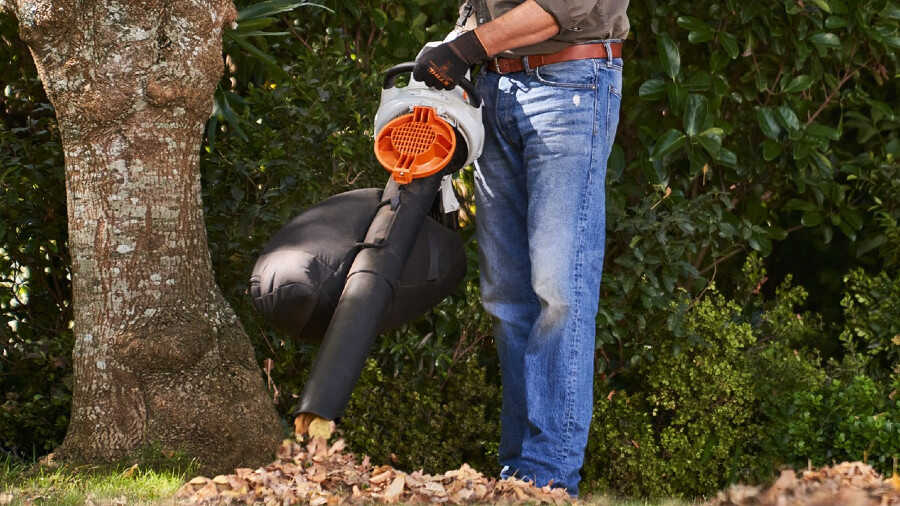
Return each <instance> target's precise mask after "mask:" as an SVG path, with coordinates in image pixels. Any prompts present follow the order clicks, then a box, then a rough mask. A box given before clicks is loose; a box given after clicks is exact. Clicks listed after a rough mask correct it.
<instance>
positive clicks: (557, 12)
mask: <svg viewBox="0 0 900 506" xmlns="http://www.w3.org/2000/svg"><path fill="white" fill-rule="evenodd" d="M535 1H536V2H537V4H538V5H540V6H541V8H543V9H544V10H545V11H547V12H548V13H549V14H550V15H551V16H553V17H554V18H555V19H556V23H557V24H558V25H559V29H560V31H562V30H567V29H570V28H575V27H577V26H578V23H580V22H581V21H582V20H584V18H586V17H587V16H588V14H590V13H591V11H593V10H594V7H595V6H596V5H597V1H598V0H535Z"/></svg>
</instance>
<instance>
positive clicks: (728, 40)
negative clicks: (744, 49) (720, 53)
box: [719, 32, 739, 60]
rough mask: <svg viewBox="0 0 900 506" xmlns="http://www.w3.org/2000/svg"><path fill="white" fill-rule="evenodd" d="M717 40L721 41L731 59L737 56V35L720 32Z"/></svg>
mask: <svg viewBox="0 0 900 506" xmlns="http://www.w3.org/2000/svg"><path fill="white" fill-rule="evenodd" d="M719 42H721V43H722V47H723V48H724V49H725V52H726V53H728V57H729V58H731V59H732V60H733V59H735V58H737V57H738V52H739V49H738V43H737V37H735V36H734V35H732V34H730V33H725V32H722V34H721V35H720V37H719Z"/></svg>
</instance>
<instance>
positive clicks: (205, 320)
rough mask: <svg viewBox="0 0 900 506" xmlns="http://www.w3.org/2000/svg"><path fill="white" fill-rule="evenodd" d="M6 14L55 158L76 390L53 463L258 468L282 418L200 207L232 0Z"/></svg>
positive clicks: (94, 4)
mask: <svg viewBox="0 0 900 506" xmlns="http://www.w3.org/2000/svg"><path fill="white" fill-rule="evenodd" d="M4 7H5V8H6V9H8V10H11V11H13V12H14V13H15V15H16V16H17V18H18V20H19V28H20V35H21V37H22V38H23V40H25V42H27V43H28V45H29V47H30V49H31V52H32V55H33V57H34V60H35V63H36V64H37V69H38V72H39V75H40V77H41V80H42V81H43V84H44V87H45V89H46V91H47V95H48V96H49V98H50V100H51V102H52V103H53V106H54V107H55V109H56V117H57V119H58V121H59V125H60V131H61V132H62V143H63V149H64V151H65V160H66V191H67V197H68V219H69V249H70V251H71V256H72V262H73V303H74V312H75V328H74V330H75V349H74V353H73V355H74V369H75V387H74V395H73V401H72V417H71V422H70V425H69V430H68V434H67V435H66V438H65V441H64V443H63V445H62V447H61V448H60V450H59V454H60V456H61V457H63V458H66V459H71V460H75V461H88V462H91V461H93V462H109V461H113V460H116V459H119V458H123V457H126V456H128V455H130V454H133V453H135V452H136V451H137V450H140V449H142V448H144V447H146V446H151V445H154V446H159V447H160V448H161V449H163V450H167V451H173V450H174V451H182V452H185V453H187V454H188V455H190V456H192V457H197V458H198V459H199V460H200V461H201V462H202V463H203V464H204V469H205V470H207V471H212V470H219V469H232V468H234V467H235V466H238V465H253V464H259V463H262V462H264V461H267V460H268V459H270V458H271V457H272V455H273V453H274V450H275V448H276V447H277V445H278V442H279V440H280V435H281V427H280V422H279V420H278V416H277V413H276V412H275V409H274V407H273V404H272V402H271V401H270V400H269V398H268V395H267V392H266V390H265V387H264V385H263V381H262V377H261V375H260V370H259V367H258V366H257V364H256V362H255V360H254V355H253V349H252V347H251V345H250V342H249V339H248V338H247V335H246V333H245V332H244V330H243V328H242V327H241V325H240V322H239V321H238V319H237V317H236V316H235V314H234V312H233V310H232V309H231V308H230V307H229V305H228V303H227V302H226V301H225V299H224V298H223V296H222V294H221V292H220V291H219V289H218V287H217V286H216V283H215V280H214V278H213V272H212V264H211V261H210V256H209V249H208V247H207V242H206V229H205V225H204V221H203V208H202V205H201V200H200V174H199V168H198V160H199V148H200V140H201V136H202V132H203V125H204V123H205V121H206V119H207V117H208V116H209V114H210V111H211V109H212V97H213V92H214V90H215V87H216V83H217V82H218V81H219V79H220V77H221V73H222V68H223V61H222V30H223V28H224V26H225V25H226V24H230V23H231V22H232V21H233V20H234V17H235V14H236V13H235V9H234V6H233V5H232V2H231V0H187V1H185V0H146V1H115V0H78V1H76V0H0V9H2V8H4Z"/></svg>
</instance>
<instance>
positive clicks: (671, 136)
mask: <svg viewBox="0 0 900 506" xmlns="http://www.w3.org/2000/svg"><path fill="white" fill-rule="evenodd" d="M686 140H687V137H685V135H684V134H683V133H682V132H679V131H678V130H676V129H674V128H672V129H670V130H668V131H667V132H666V133H664V134H663V135H662V137H660V138H659V140H657V141H656V144H655V145H654V146H653V151H652V152H651V153H650V161H654V160H661V159H662V158H663V157H664V156H666V155H668V154H669V153H672V152H673V151H675V150H676V149H678V148H680V147H681V146H683V145H684V143H685V141H686Z"/></svg>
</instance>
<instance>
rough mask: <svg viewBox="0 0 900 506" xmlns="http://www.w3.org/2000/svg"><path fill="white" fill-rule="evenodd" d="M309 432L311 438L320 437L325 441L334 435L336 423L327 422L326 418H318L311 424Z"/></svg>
mask: <svg viewBox="0 0 900 506" xmlns="http://www.w3.org/2000/svg"><path fill="white" fill-rule="evenodd" d="M307 432H308V433H309V435H310V436H311V437H314V438H317V437H320V438H322V439H324V440H325V441H328V439H330V438H331V434H332V433H334V422H332V421H331V420H326V419H324V418H319V417H318V416H317V417H316V418H315V419H314V420H313V421H312V422H310V423H309V428H308V429H307Z"/></svg>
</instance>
